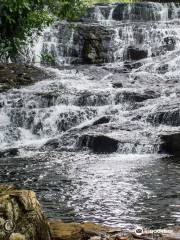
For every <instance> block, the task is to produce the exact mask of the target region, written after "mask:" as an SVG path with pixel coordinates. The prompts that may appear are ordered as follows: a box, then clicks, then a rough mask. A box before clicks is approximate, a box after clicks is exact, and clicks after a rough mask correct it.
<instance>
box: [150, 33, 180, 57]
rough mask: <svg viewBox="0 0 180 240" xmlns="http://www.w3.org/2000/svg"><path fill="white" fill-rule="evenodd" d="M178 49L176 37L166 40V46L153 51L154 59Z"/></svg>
mask: <svg viewBox="0 0 180 240" xmlns="http://www.w3.org/2000/svg"><path fill="white" fill-rule="evenodd" d="M175 47H176V40H175V39H174V37H166V38H164V44H163V45H162V46H160V47H158V48H155V49H152V57H156V56H160V55H164V54H166V52H167V51H173V50H175Z"/></svg>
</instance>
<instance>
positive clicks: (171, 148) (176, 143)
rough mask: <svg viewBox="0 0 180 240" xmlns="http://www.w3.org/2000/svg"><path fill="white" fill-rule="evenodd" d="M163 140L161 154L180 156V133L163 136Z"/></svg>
mask: <svg viewBox="0 0 180 240" xmlns="http://www.w3.org/2000/svg"><path fill="white" fill-rule="evenodd" d="M161 140H162V142H163V143H162V144H161V146H160V153H166V154H170V155H173V156H176V157H179V156H180V133H173V134H169V135H163V136H161Z"/></svg>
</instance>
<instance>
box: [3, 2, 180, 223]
mask: <svg viewBox="0 0 180 240" xmlns="http://www.w3.org/2000/svg"><path fill="white" fill-rule="evenodd" d="M170 5H171V8H172V9H173V10H172V16H171V18H169V15H168V9H169V6H170ZM170 5H168V4H164V5H162V4H157V3H152V9H153V10H152V12H150V13H148V14H149V16H151V17H152V18H153V19H154V16H155V17H157V16H159V15H158V14H160V16H161V17H160V19H159V21H156V22H154V21H142V20H141V21H140V20H139V21H134V20H133V19H127V13H128V14H129V15H130V13H131V11H134V10H133V5H129V6H127V8H125V10H124V13H123V20H122V21H116V20H114V19H113V16H114V15H113V13H114V11H115V8H116V5H113V6H108V9H107V10H108V12H107V14H104V12H103V11H104V10H106V9H105V8H107V7H105V6H103V7H102V6H97V7H96V8H95V9H94V12H93V13H92V16H91V21H90V20H88V21H89V22H88V21H87V19H86V20H85V19H84V20H83V21H82V22H81V23H74V25H75V28H72V27H71V26H69V24H68V23H67V22H57V23H55V24H54V25H53V26H52V27H50V28H48V29H46V30H45V31H44V33H43V34H42V36H41V37H40V39H39V41H38V43H37V44H36V45H35V46H34V48H33V51H32V52H34V53H35V54H34V55H33V57H32V58H34V63H35V64H38V66H41V68H43V69H44V70H45V71H47V73H50V75H53V77H51V78H47V79H44V80H43V81H41V82H37V83H35V84H34V85H32V86H28V87H23V88H21V89H12V90H9V91H8V92H6V93H2V94H1V95H0V102H3V106H2V107H1V108H0V149H4V148H10V147H17V148H18V149H20V158H18V160H17V161H15V162H14V159H13V161H11V159H8V158H6V159H3V160H2V162H1V169H2V172H1V175H0V179H3V180H4V179H5V181H7V182H10V181H12V182H15V183H17V184H20V183H21V184H24V185H25V186H28V187H32V188H33V189H35V190H36V191H37V192H38V194H39V196H40V198H41V201H42V203H43V204H44V206H45V209H46V211H47V213H49V212H51V214H53V217H58V218H59V217H60V216H62V217H63V218H65V216H67V214H69V215H68V216H71V214H72V211H71V210H72V209H73V214H72V215H73V217H74V218H75V219H78V220H95V221H97V222H102V221H103V222H104V223H105V224H109V225H120V226H127V225H128V224H132V223H133V224H136V223H138V224H142V225H146V226H148V222H153V224H152V225H153V227H157V226H160V227H162V226H167V225H168V224H169V223H170V224H177V223H178V222H179V221H180V220H179V215H178V211H179V210H178V207H177V206H176V205H178V204H177V203H178V201H179V199H178V198H176V197H173V196H175V195H176V194H177V193H178V192H179V187H178V186H179V184H178V181H179V178H178V177H177V176H178V174H179V165H178V163H176V162H174V161H173V160H172V162H171V161H169V162H167V160H166V159H162V157H163V156H162V155H158V150H159V145H160V144H161V141H160V137H159V136H160V135H161V134H163V133H174V132H179V131H180V118H179V115H178V114H179V111H180V69H179V64H180V57H179V56H180V21H179V19H178V12H179V8H178V7H176V6H175V5H174V4H173V3H172V4H170ZM102 8H103V9H102ZM102 10H103V11H102ZM141 14H142V12H141ZM105 15H106V16H105ZM134 17H135V16H134ZM138 17H141V15H140V16H138ZM132 18H133V17H132ZM92 19H93V20H92ZM87 29H88V30H87ZM86 31H87V32H88V33H86ZM94 31H95V32H94ZM84 32H85V33H84ZM89 33H90V37H91V38H90V37H89V35H88V34H89ZM83 34H85V35H83ZM102 35H103V36H102ZM84 36H85V37H88V38H87V39H91V40H92V41H93V39H96V37H99V38H100V41H99V42H101V45H100V46H98V47H99V48H98V50H99V51H103V52H102V54H100V55H98V54H97V53H96V52H95V50H94V49H90V50H91V52H90V55H91V56H92V55H93V54H97V55H96V56H97V57H99V58H100V60H103V61H100V62H99V63H101V64H98V65H95V64H90V65H86V64H78V65H72V63H86V57H87V56H84V55H86V53H85V52H83V51H85V50H84V49H83V47H84V45H85V41H84V39H83V37H84ZM166 38H169V39H170V40H172V42H171V43H173V44H171V43H170V44H169V43H168V44H166V40H167V39H166ZM173 41H174V42H173ZM95 43H96V42H95ZM83 44H84V45H83ZM87 46H89V45H87ZM90 46H91V45H90ZM130 46H134V47H135V48H138V49H140V50H144V51H147V52H148V55H147V57H146V58H144V59H140V60H138V61H131V60H129V59H127V58H128V54H127V49H128V47H130ZM91 47H92V46H91ZM101 47H102V49H103V50H102V49H101ZM97 52H98V51H97ZM31 56H32V55H31ZM47 56H48V57H53V59H52V58H51V60H53V62H55V63H56V65H55V68H54V67H50V66H49V65H51V64H52V62H50V63H49V65H48V63H47V62H46V60H47V59H45V57H47ZM101 58H102V59H101ZM43 63H44V65H42V64H43ZM102 63H103V64H102ZM127 64H129V65H130V67H129V68H128V66H127ZM131 64H132V65H133V64H140V65H138V66H137V67H135V68H134V67H132V69H130V68H131ZM117 82H120V83H122V86H121V87H119V88H116V87H114V85H115V84H116V83H117ZM102 117H109V119H110V120H109V122H107V123H104V124H97V125H94V123H95V122H96V121H97V120H99V119H100V118H102ZM82 135H105V136H108V137H111V138H114V139H116V140H118V141H119V148H118V150H117V152H116V153H113V154H109V155H104V154H102V155H101V154H100V155H97V154H94V153H92V151H90V150H89V149H87V148H85V149H82V148H80V146H79V145H78V143H79V138H80V137H81V136H82ZM52 140H53V141H56V142H55V143H57V142H58V144H59V145H58V147H56V146H55V147H54V146H51V144H50V145H46V143H49V141H52ZM50 143H51V142H50ZM37 152H38V155H37ZM49 152H50V153H49ZM26 157H27V159H26ZM6 164H8V165H7V166H8V169H7V167H6ZM14 168H15V169H16V170H15V171H16V172H17V173H18V174H15V173H14V172H13V171H14ZM166 174H167V175H166ZM22 176H23V180H22V179H21V178H22ZM37 176H39V177H37ZM167 179H171V181H170V182H168V181H167ZM176 182H177V183H176ZM163 186H164V187H163ZM173 194H174V195H173ZM161 196H163V197H164V199H165V200H166V201H165V203H164V202H163V201H162V199H161ZM169 199H170V200H169ZM169 201H170V202H171V203H169ZM172 203H173V204H172ZM63 204H64V205H66V206H64V205H63ZM172 205H173V206H175V207H172ZM57 206H58V207H57ZM53 207H54V208H55V210H52V208H53ZM71 208H72V209H71ZM162 211H163V214H162ZM49 215H50V214H49ZM157 218H158V219H160V220H159V222H158V221H157ZM164 219H166V220H164ZM68 220H70V217H69V219H68ZM168 221H169V222H168Z"/></svg>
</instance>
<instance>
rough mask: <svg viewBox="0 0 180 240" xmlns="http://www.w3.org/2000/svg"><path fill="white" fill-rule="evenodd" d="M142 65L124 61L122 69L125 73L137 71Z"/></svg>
mask: <svg viewBox="0 0 180 240" xmlns="http://www.w3.org/2000/svg"><path fill="white" fill-rule="evenodd" d="M142 65H143V64H142V63H141V62H129V61H125V62H124V68H125V69H126V71H130V70H132V69H137V68H139V67H141V66H142Z"/></svg>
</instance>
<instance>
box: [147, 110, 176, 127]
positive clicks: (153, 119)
mask: <svg viewBox="0 0 180 240" xmlns="http://www.w3.org/2000/svg"><path fill="white" fill-rule="evenodd" d="M147 121H148V122H150V123H152V124H154V125H156V126H157V125H160V124H164V125H168V126H174V127H177V126H180V111H179V109H173V107H172V109H169V110H168V109H167V110H166V109H165V106H164V110H163V109H161V110H159V111H158V110H157V112H154V113H151V114H149V115H148V117H147Z"/></svg>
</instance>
